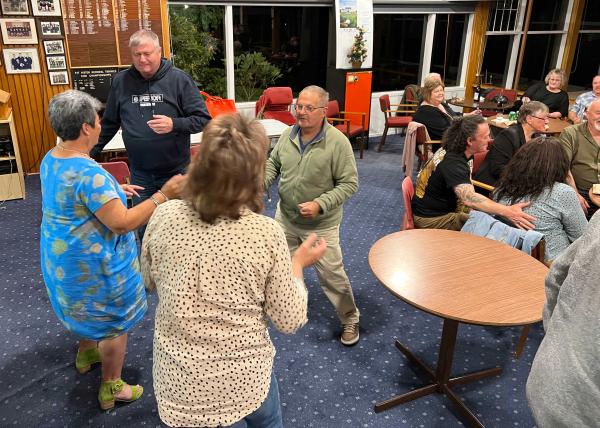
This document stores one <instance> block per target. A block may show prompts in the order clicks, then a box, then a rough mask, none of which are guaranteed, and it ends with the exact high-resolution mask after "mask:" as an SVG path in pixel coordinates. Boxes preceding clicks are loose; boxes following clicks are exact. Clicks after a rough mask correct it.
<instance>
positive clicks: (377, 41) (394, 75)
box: [373, 14, 426, 92]
mask: <svg viewBox="0 0 600 428" xmlns="http://www.w3.org/2000/svg"><path fill="white" fill-rule="evenodd" d="M425 18H426V15H410V14H405V15H401V14H385V15H384V14H375V15H374V34H373V92H382V91H394V90H399V89H404V87H405V86H406V85H409V84H419V73H420V69H421V61H422V54H421V53H422V45H423V38H424V31H423V30H424V27H425Z"/></svg>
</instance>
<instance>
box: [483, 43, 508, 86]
mask: <svg viewBox="0 0 600 428" xmlns="http://www.w3.org/2000/svg"><path fill="white" fill-rule="evenodd" d="M512 44H513V43H512V36H491V37H489V36H488V38H487V42H486V45H485V54H484V56H483V62H482V65H481V71H480V73H481V83H486V84H489V85H495V86H506V79H507V73H508V63H509V58H510V53H511V48H512Z"/></svg>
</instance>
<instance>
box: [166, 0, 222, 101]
mask: <svg viewBox="0 0 600 428" xmlns="http://www.w3.org/2000/svg"><path fill="white" fill-rule="evenodd" d="M224 12H225V8H224V7H223V6H198V5H192V6H189V7H185V6H180V5H169V25H170V27H171V32H170V34H171V50H172V52H171V53H172V59H173V64H175V66H177V67H178V68H181V69H183V70H184V71H186V72H187V73H188V74H189V75H190V76H192V78H193V79H194V81H195V82H196V83H197V84H198V85H199V87H200V88H201V89H202V90H203V91H205V92H208V93H209V94H211V95H217V96H220V97H226V96H227V88H226V83H225V63H224V58H225V48H224V43H223V16H224Z"/></svg>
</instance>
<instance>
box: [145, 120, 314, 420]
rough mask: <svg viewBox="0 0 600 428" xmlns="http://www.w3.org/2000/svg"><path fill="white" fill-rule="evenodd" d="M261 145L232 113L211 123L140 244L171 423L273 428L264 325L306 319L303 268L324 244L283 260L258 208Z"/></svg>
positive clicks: (162, 394) (283, 327) (275, 409)
mask: <svg viewBox="0 0 600 428" xmlns="http://www.w3.org/2000/svg"><path fill="white" fill-rule="evenodd" d="M267 147H268V139H267V136H266V134H265V132H264V130H263V128H262V126H261V125H260V124H259V123H258V122H256V121H251V122H248V121H247V120H245V119H243V118H242V117H241V116H239V115H226V116H221V117H219V118H217V119H213V120H212V121H211V122H210V124H209V125H208V126H207V127H206V128H205V130H204V134H203V139H202V144H201V145H200V150H199V152H198V153H197V155H196V156H195V157H194V159H193V161H192V166H191V169H190V172H189V174H188V182H187V185H186V186H187V187H186V188H185V190H184V194H185V198H184V200H182V201H169V202H167V203H165V204H162V205H161V206H160V207H159V208H158V209H157V210H156V212H155V214H154V215H153V216H152V218H151V220H150V222H149V224H148V228H147V229H146V234H145V236H144V243H143V249H142V274H143V277H144V280H145V282H146V287H147V288H149V289H153V288H156V289H157V291H158V297H159V303H158V307H157V310H156V324H155V333H154V366H153V377H154V390H155V393H156V400H157V403H158V410H159V415H160V418H161V420H162V421H163V422H164V423H166V424H168V425H170V426H178V427H180V426H185V427H191V426H202V427H204V426H208V427H214V426H221V425H230V424H233V423H235V422H237V421H239V420H241V419H244V420H246V422H247V423H248V426H261V427H267V426H268V427H270V426H273V427H278V426H282V422H281V409H280V404H279V393H278V389H277V381H276V380H275V377H274V376H273V374H272V371H273V370H272V367H273V358H274V355H275V349H274V347H273V344H272V343H271V340H270V338H269V333H268V330H267V318H270V319H271V321H272V322H273V324H274V326H275V327H276V328H277V329H278V330H280V331H282V332H284V333H293V332H295V331H296V330H297V329H299V328H300V327H302V326H303V325H304V324H305V323H306V320H307V319H306V309H307V291H306V287H305V285H304V282H303V279H302V269H303V267H306V266H308V265H310V264H312V263H314V262H315V261H316V260H318V259H319V258H320V257H321V255H322V254H323V252H324V250H325V242H324V241H322V240H321V241H319V242H316V237H315V236H313V237H312V238H311V240H310V241H307V242H306V243H305V244H303V245H302V246H301V247H300V250H299V251H297V252H296V253H295V254H294V257H293V258H290V254H289V251H288V247H287V244H286V240H285V236H284V234H283V231H282V230H281V228H280V226H279V225H278V224H277V223H276V222H275V221H273V220H272V219H270V218H268V217H265V216H263V215H260V214H258V213H259V212H260V211H261V210H262V208H263V194H264V189H263V175H264V165H265V160H266V151H267Z"/></svg>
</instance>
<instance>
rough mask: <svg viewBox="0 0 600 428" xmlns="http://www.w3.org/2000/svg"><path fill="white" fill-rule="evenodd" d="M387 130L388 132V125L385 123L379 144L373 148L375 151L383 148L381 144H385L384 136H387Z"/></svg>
mask: <svg viewBox="0 0 600 428" xmlns="http://www.w3.org/2000/svg"><path fill="white" fill-rule="evenodd" d="M387 132H388V126H387V124H386V125H385V128H383V135H382V136H381V140H380V141H379V145H378V146H377V148H376V149H375V151H376V152H380V151H381V149H382V148H383V145H384V144H385V137H386V136H387Z"/></svg>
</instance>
